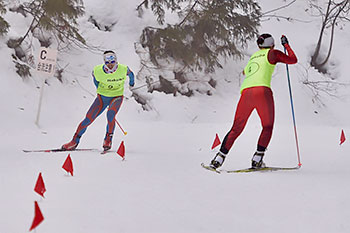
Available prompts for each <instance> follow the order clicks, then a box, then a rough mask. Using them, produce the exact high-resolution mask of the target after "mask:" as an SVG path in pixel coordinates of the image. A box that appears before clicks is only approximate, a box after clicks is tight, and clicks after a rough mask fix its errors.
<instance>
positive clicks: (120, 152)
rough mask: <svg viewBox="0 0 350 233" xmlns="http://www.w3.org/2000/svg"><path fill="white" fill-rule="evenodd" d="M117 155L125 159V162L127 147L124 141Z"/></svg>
mask: <svg viewBox="0 0 350 233" xmlns="http://www.w3.org/2000/svg"><path fill="white" fill-rule="evenodd" d="M117 154H118V155H120V157H122V158H123V160H124V159H125V146H124V141H122V143H120V146H119V148H118V150H117Z"/></svg>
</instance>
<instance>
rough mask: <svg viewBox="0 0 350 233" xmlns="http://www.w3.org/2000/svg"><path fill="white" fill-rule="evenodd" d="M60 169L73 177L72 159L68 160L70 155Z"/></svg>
mask: <svg viewBox="0 0 350 233" xmlns="http://www.w3.org/2000/svg"><path fill="white" fill-rule="evenodd" d="M62 168H63V169H64V170H66V171H67V172H69V173H70V174H71V175H72V176H73V163H72V159H71V158H70V154H68V157H67V159H66V161H64V164H63V166H62Z"/></svg>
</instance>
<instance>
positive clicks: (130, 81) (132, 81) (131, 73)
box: [126, 67, 135, 87]
mask: <svg viewBox="0 0 350 233" xmlns="http://www.w3.org/2000/svg"><path fill="white" fill-rule="evenodd" d="M126 74H127V75H128V76H129V85H130V86H131V87H133V86H134V85H135V76H134V73H133V72H132V71H131V70H130V69H129V67H128V71H127V73H126Z"/></svg>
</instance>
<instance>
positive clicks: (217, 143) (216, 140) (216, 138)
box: [211, 134, 221, 149]
mask: <svg viewBox="0 0 350 233" xmlns="http://www.w3.org/2000/svg"><path fill="white" fill-rule="evenodd" d="M220 144H221V142H220V139H219V136H218V134H216V135H215V140H214V143H213V145H212V147H211V149H214V148H215V147H217V146H218V145H220Z"/></svg>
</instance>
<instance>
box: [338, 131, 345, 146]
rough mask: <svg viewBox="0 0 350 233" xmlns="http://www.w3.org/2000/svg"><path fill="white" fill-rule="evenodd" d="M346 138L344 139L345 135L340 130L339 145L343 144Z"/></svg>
mask: <svg viewBox="0 0 350 233" xmlns="http://www.w3.org/2000/svg"><path fill="white" fill-rule="evenodd" d="M345 140H346V138H345V133H344V130H341V135H340V144H339V145H341V144H343V143H344V142H345Z"/></svg>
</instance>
